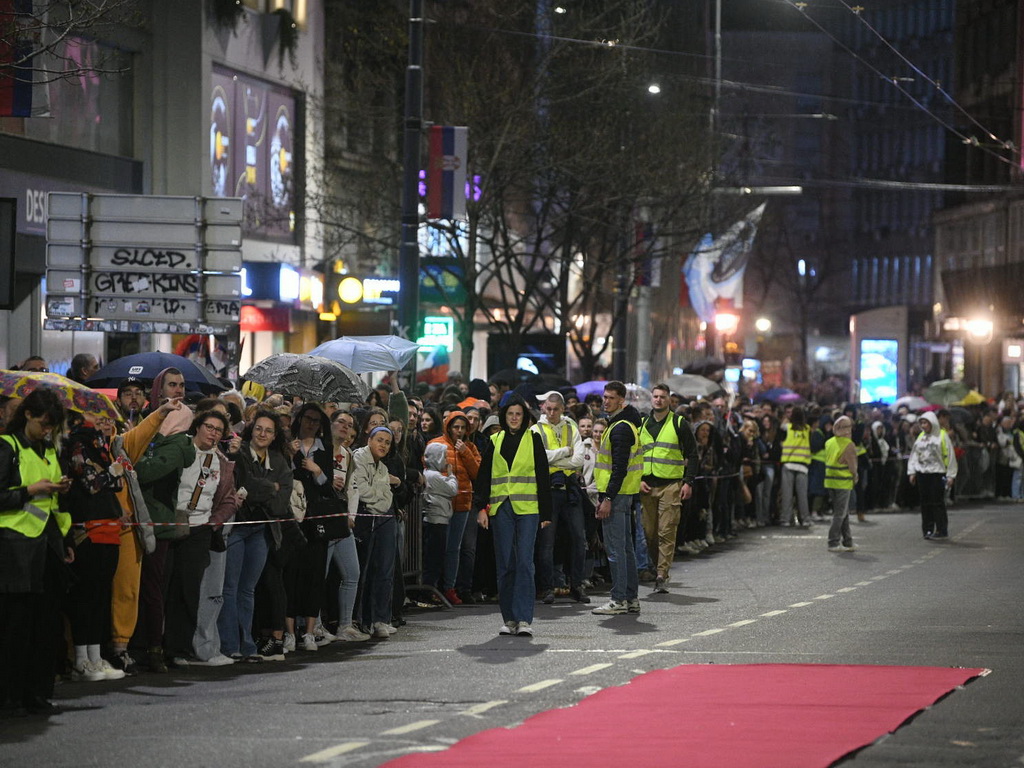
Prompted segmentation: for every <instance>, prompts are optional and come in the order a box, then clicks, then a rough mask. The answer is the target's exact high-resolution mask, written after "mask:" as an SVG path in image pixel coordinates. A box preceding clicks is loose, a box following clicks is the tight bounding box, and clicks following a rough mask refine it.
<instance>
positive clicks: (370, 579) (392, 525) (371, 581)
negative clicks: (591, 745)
mask: <svg viewBox="0 0 1024 768" xmlns="http://www.w3.org/2000/svg"><path fill="white" fill-rule="evenodd" d="M355 532H356V535H357V536H358V538H359V539H360V541H359V542H358V544H359V547H360V549H361V550H362V553H363V557H362V562H363V593H362V599H361V600H360V606H359V616H360V619H361V622H362V624H363V626H364V627H370V626H372V625H374V624H378V623H380V624H390V623H391V593H392V590H393V588H394V580H395V559H396V558H395V556H396V554H397V551H398V547H397V544H396V541H397V539H396V536H397V535H398V524H397V523H396V521H395V517H394V515H363V516H361V517H360V518H359V520H358V522H357V523H356V531H355Z"/></svg>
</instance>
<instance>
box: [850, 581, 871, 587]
mask: <svg viewBox="0 0 1024 768" xmlns="http://www.w3.org/2000/svg"><path fill="white" fill-rule="evenodd" d="M873 583H874V582H871V581H858V582H857V583H856V584H854V586H855V587H870V586H871V585H872V584H873Z"/></svg>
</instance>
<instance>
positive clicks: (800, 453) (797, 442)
mask: <svg viewBox="0 0 1024 768" xmlns="http://www.w3.org/2000/svg"><path fill="white" fill-rule="evenodd" d="M780 461H782V463H783V464H810V463H811V428H810V427H806V426H805V427H804V428H803V429H795V428H794V427H792V426H790V427H789V428H788V429H787V430H786V439H785V440H783V441H782V458H781V459H780Z"/></svg>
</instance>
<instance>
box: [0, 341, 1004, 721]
mask: <svg viewBox="0 0 1024 768" xmlns="http://www.w3.org/2000/svg"><path fill="white" fill-rule="evenodd" d="M31 363H42V365H37V366H36V369H37V370H38V369H40V368H42V369H45V361H41V360H39V359H32V360H29V361H26V366H25V367H24V369H25V370H32V367H31V365H30V364H31ZM83 365H84V368H83V370H84V369H91V371H93V372H94V371H95V359H92V360H91V361H90V360H85V361H83ZM80 367H82V366H80ZM76 372H77V371H76ZM84 372H85V374H86V378H87V375H88V373H89V371H88V370H85V371H84ZM79 373H81V372H79ZM117 405H118V407H119V408H120V409H121V412H122V415H123V418H122V419H121V420H120V421H115V420H113V419H110V418H96V419H92V418H86V417H83V416H82V415H81V414H78V413H74V412H70V411H65V409H64V408H63V406H62V405H61V403H60V401H59V399H58V398H57V396H56V394H55V393H54V392H53V391H52V390H48V389H46V388H38V389H36V390H34V391H33V392H32V393H31V394H29V395H28V396H26V397H25V398H24V399H22V400H18V399H11V398H5V399H4V401H3V402H0V706H2V711H3V713H4V714H5V715H8V716H15V715H20V714H25V713H26V712H32V713H44V714H45V713H50V712H53V711H56V707H55V705H53V704H52V702H51V701H50V699H51V698H52V696H53V691H54V681H55V675H60V674H63V675H64V676H66V677H68V678H70V679H71V680H74V681H84V682H93V683H98V682H100V681H104V680H112V679H119V678H123V677H124V676H126V675H133V674H137V673H140V672H143V671H148V672H149V673H155V674H160V673H166V672H167V671H168V668H169V667H176V668H186V667H188V666H190V665H209V666H223V665H229V664H234V663H245V664H261V663H269V662H275V661H282V660H284V659H285V658H286V655H287V654H290V653H313V652H316V651H317V649H318V648H321V647H323V646H325V645H327V644H329V643H332V642H351V643H361V642H367V641H370V640H371V639H373V640H379V641H385V640H387V639H388V638H389V637H391V636H392V635H393V634H394V633H396V632H398V631H399V630H400V628H401V627H402V626H403V625H404V624H405V622H406V619H405V618H404V614H405V612H406V609H407V608H408V606H409V605H411V604H418V605H423V606H424V607H429V606H430V605H432V604H433V605H442V606H447V605H459V604H463V603H479V602H496V603H497V604H498V606H499V609H500V612H501V623H500V625H499V626H498V632H499V633H501V634H506V635H532V634H533V627H532V622H533V617H534V612H535V610H536V607H537V603H541V604H551V603H553V602H555V600H557V599H559V598H562V599H568V600H572V601H575V602H577V603H581V604H590V603H591V596H590V594H589V593H590V592H605V591H606V592H607V593H608V598H607V601H606V602H603V603H601V604H599V605H595V606H594V607H593V608H592V612H593V613H594V614H596V615H617V614H625V613H639V612H640V610H641V604H640V601H639V598H638V594H639V589H640V584H642V583H645V584H650V588H651V589H652V590H653V591H654V592H656V593H664V592H668V591H669V588H670V581H671V572H672V566H673V563H674V561H675V559H676V558H677V557H699V556H700V554H701V553H702V552H704V551H705V550H707V549H708V548H711V547H719V546H720V545H722V544H723V543H724V542H726V541H728V540H729V539H731V538H733V537H735V536H737V535H738V534H740V533H741V532H742V531H743V530H745V529H756V528H762V527H765V526H771V525H781V526H792V527H795V528H809V527H811V526H814V525H816V524H819V523H826V522H827V523H829V532H828V550H829V551H830V552H834V553H844V552H852V551H854V550H855V549H856V544H855V542H854V541H853V536H852V529H851V525H850V517H851V515H855V516H856V517H857V518H858V519H860V520H864V519H865V517H864V516H865V515H866V514H868V513H869V512H872V511H879V510H890V509H896V508H913V507H920V510H921V520H922V535H923V536H924V537H925V538H928V539H943V538H945V537H947V536H948V535H949V530H948V519H947V514H946V504H947V501H948V499H949V497H950V494H952V493H955V482H956V478H957V475H958V469H959V468H960V467H961V466H967V463H965V462H963V460H962V459H963V457H964V455H965V451H966V447H965V446H968V445H970V446H973V447H975V448H977V446H983V447H984V450H985V451H987V452H988V453H987V454H986V455H988V456H989V457H990V459H991V460H990V461H989V462H981V461H976V460H972V461H971V462H969V464H970V466H971V471H972V472H975V473H980V476H982V477H984V478H989V480H990V481H991V482H990V483H989V485H990V486H991V488H992V493H993V494H999V495H1003V496H1006V497H1013V498H1019V497H1020V496H1021V467H1022V458H1024V427H1022V425H1021V422H1020V419H1019V417H1018V415H1017V410H1016V404H1015V403H1014V402H1013V400H1012V398H1008V399H1006V400H1004V401H1000V402H999V403H998V404H996V405H986V406H984V407H982V408H980V409H979V412H978V413H977V414H976V420H975V421H976V423H973V424H968V423H967V422H966V421H965V420H963V419H958V418H955V417H956V416H957V414H955V413H952V412H950V411H949V410H944V409H943V410H938V411H937V412H933V411H931V410H928V411H924V412H921V413H910V412H909V411H908V410H907V409H905V408H901V409H896V410H883V409H879V408H867V407H859V406H846V407H845V408H843V409H833V408H829V407H820V406H805V405H786V406H777V405H774V404H771V403H763V404H753V403H750V402H745V403H743V402H740V403H730V402H727V401H726V400H725V399H723V398H720V399H715V400H712V401H707V400H701V399H698V400H692V401H688V400H686V399H685V398H682V397H680V396H678V395H677V394H675V393H673V392H672V391H671V390H670V389H669V388H668V387H666V386H664V385H656V386H655V387H653V389H652V394H651V403H650V408H649V410H648V409H645V410H647V412H646V413H641V412H640V411H639V410H638V409H637V408H636V407H635V406H634V405H632V404H630V403H628V402H627V389H626V387H625V386H624V385H623V384H622V383H621V382H615V381H612V382H608V383H607V384H606V385H605V388H604V391H603V393H602V394H601V395H596V394H595V395H591V396H589V397H587V398H586V399H585V400H584V401H582V402H581V401H580V400H579V398H578V397H576V394H575V391H574V390H572V389H571V388H565V389H562V390H551V391H547V392H538V391H537V390H536V389H535V388H533V387H531V386H530V385H520V386H518V387H516V388H514V389H513V388H512V387H511V385H510V384H508V383H505V382H501V381H492V382H485V381H483V380H479V379H475V380H473V381H471V382H468V383H467V382H462V381H460V380H459V379H458V378H453V380H451V381H450V382H449V384H448V385H447V386H445V387H438V388H426V387H423V386H419V387H417V388H416V389H415V390H413V391H410V392H403V391H401V390H399V388H398V386H397V383H396V379H395V377H393V376H392V377H390V381H389V383H386V384H381V385H378V387H377V388H376V389H374V390H372V392H371V393H370V396H369V398H368V400H367V402H364V403H332V402H322V403H315V402H301V401H299V400H297V399H294V398H289V397H285V396H282V395H281V394H275V393H273V392H266V391H264V390H263V388H262V387H258V386H251V385H248V384H245V385H243V386H242V388H241V390H240V391H238V390H234V389H230V390H228V391H225V392H223V393H221V394H220V395H218V396H203V395H201V394H199V393H193V392H189V391H187V387H186V383H185V378H184V376H183V375H182V373H181V371H179V370H178V369H176V368H168V369H166V370H164V371H162V372H160V374H159V375H158V376H156V377H155V378H154V379H153V380H152V381H148V380H139V379H135V378H131V377H129V378H126V379H124V380H122V381H121V382H120V385H119V386H118V388H117ZM982 464H984V466H982ZM975 465H977V466H975ZM980 484H982V485H983V484H984V483H980ZM408 537H420V543H421V551H422V563H420V562H410V561H409V555H408V553H409V552H418V551H420V550H419V549H417V548H409V547H407V546H406V539H407V538H408ZM65 618H66V622H65V621H64V619H65Z"/></svg>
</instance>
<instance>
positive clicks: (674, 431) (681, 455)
mask: <svg viewBox="0 0 1024 768" xmlns="http://www.w3.org/2000/svg"><path fill="white" fill-rule="evenodd" d="M670 396H671V390H669V388H668V387H667V386H666V385H665V384H655V385H654V387H653V388H652V389H651V405H652V410H651V413H650V415H649V416H648V417H647V418H646V419H644V421H643V424H642V425H641V427H640V450H641V451H642V453H643V460H644V469H643V475H642V477H641V479H640V506H641V509H642V521H643V526H644V536H645V537H646V538H647V555H648V557H649V558H650V559H651V561H652V562H653V563H655V569H656V571H657V577H656V579H655V582H654V591H655V592H656V593H661V594H664V593H667V592H668V572H669V569H671V568H672V560H673V558H674V557H675V553H676V532H677V531H678V529H679V517H680V513H681V510H682V506H683V502H684V501H686V499H688V498H690V492H691V489H692V488H693V478H694V475H695V474H696V473H695V471H694V470H693V467H692V463H691V462H690V461H689V459H692V458H693V457H694V456H696V455H697V440H696V438H695V437H694V436H693V430H692V429H690V424H689V422H688V421H686V419H682V418H679V417H677V416H676V415H675V414H673V413H672V412H671V411H670V410H669V402H670V400H669V398H670Z"/></svg>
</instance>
